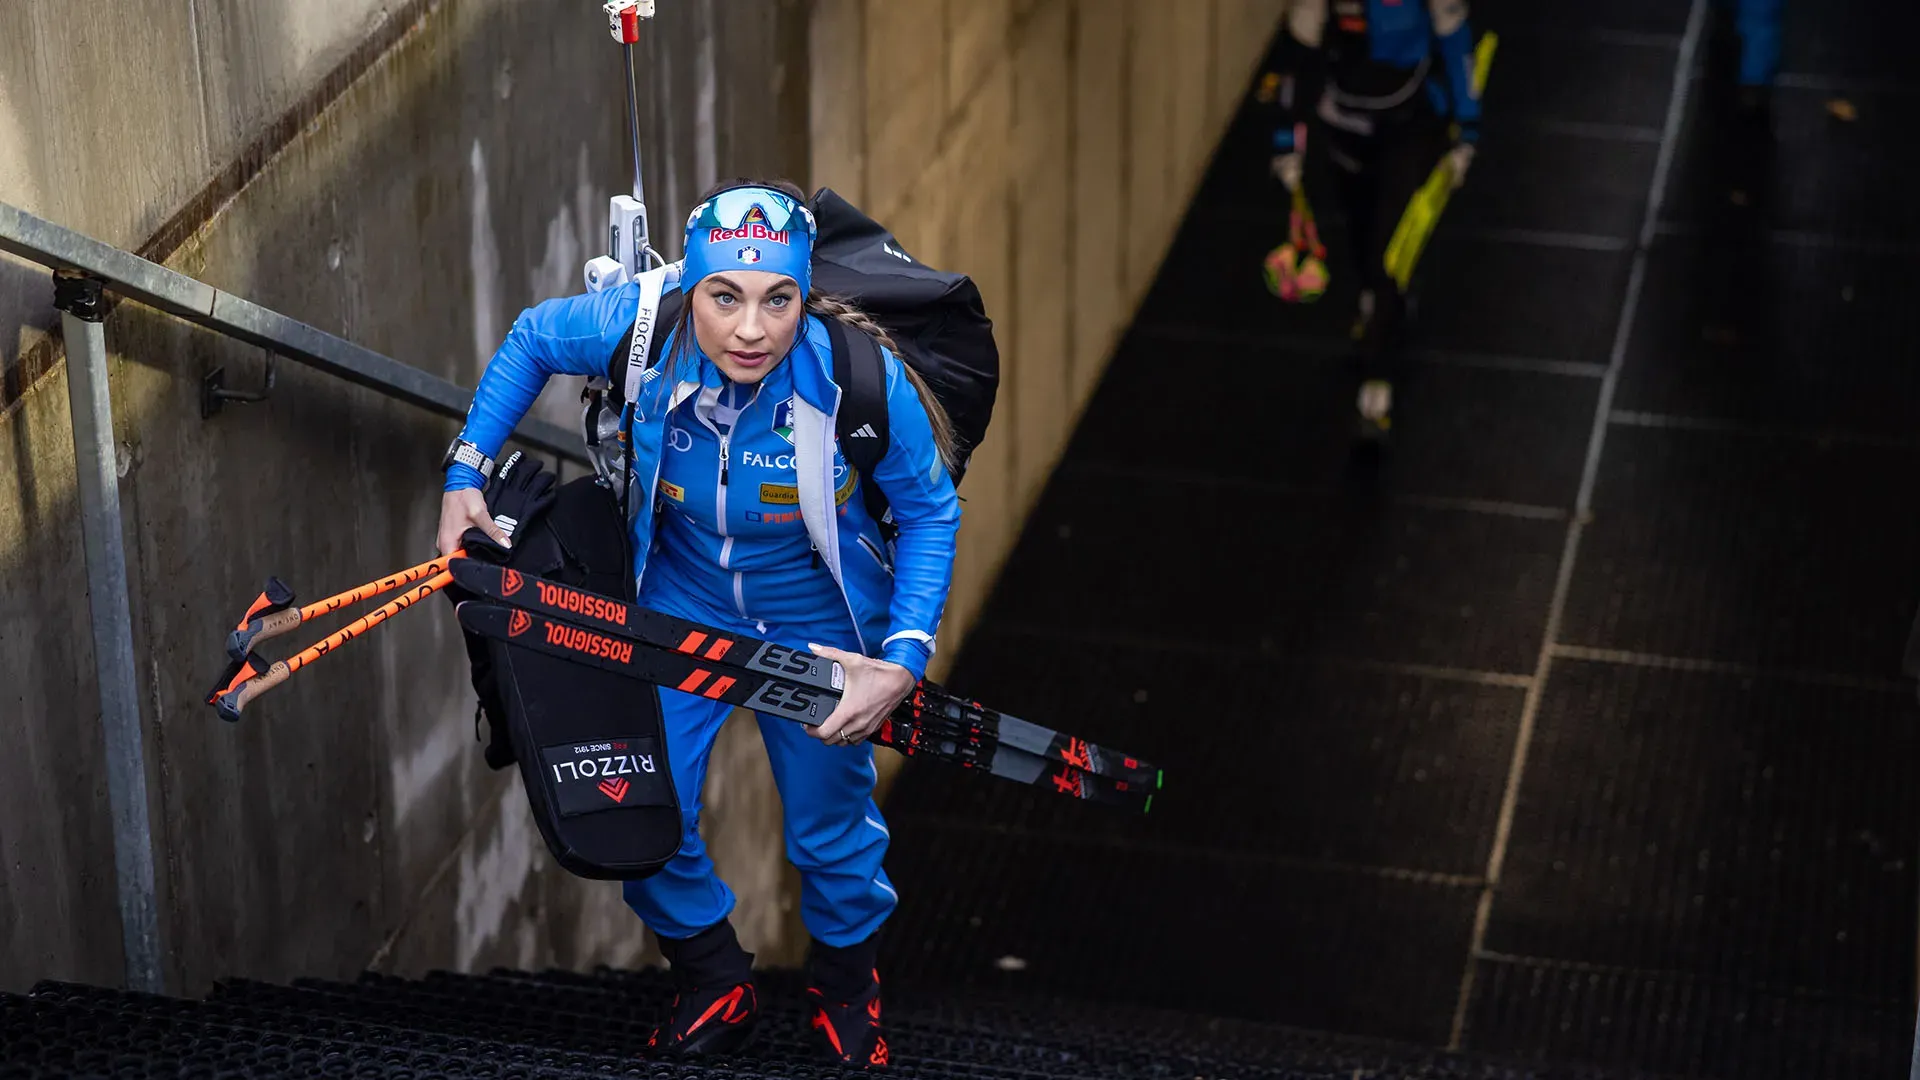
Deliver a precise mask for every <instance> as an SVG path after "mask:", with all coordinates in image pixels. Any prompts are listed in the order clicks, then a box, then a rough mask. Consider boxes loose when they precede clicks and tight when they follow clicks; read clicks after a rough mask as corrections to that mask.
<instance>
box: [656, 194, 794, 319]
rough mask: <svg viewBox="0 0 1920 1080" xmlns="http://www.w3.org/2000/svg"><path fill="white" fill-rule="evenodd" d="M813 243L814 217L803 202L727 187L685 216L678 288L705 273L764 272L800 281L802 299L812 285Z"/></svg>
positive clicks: (689, 283) (790, 197) (684, 287)
mask: <svg viewBox="0 0 1920 1080" xmlns="http://www.w3.org/2000/svg"><path fill="white" fill-rule="evenodd" d="M813 239H814V225H813V213H812V211H810V210H808V209H807V207H806V204H805V203H802V202H799V201H797V200H795V199H794V198H793V197H792V196H791V195H787V194H785V193H784V192H780V191H775V190H773V189H772V188H764V187H737V188H730V189H728V190H726V191H723V192H721V193H720V194H718V195H715V196H714V197H713V198H711V199H708V200H707V201H706V202H703V203H701V204H700V205H699V206H696V207H694V208H693V213H691V214H688V215H687V249H686V250H687V264H686V268H685V269H684V270H683V271H682V272H681V275H680V287H681V288H682V289H687V290H691V289H692V288H693V286H694V284H695V283H696V282H698V281H699V280H700V279H701V278H703V277H706V276H707V275H708V274H715V273H721V272H723V271H727V270H765V271H768V272H770V273H775V274H785V275H787V276H788V277H790V278H792V279H793V280H794V281H796V282H799V284H800V293H801V295H802V296H805V295H806V293H807V291H808V289H809V287H810V286H811V285H812V282H813Z"/></svg>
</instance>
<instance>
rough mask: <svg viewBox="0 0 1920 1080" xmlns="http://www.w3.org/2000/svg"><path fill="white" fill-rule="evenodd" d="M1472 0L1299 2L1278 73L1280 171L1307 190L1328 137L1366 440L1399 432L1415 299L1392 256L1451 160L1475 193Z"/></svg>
mask: <svg viewBox="0 0 1920 1080" xmlns="http://www.w3.org/2000/svg"><path fill="white" fill-rule="evenodd" d="M1472 70H1473V34H1472V32H1471V31H1470V30H1469V28H1468V26H1467V3H1466V0H1295V2H1294V3H1293V5H1292V7H1291V8H1290V9H1289V11H1288V15H1287V23H1286V26H1285V27H1284V28H1283V29H1282V30H1281V32H1280V36H1279V39H1278V40H1277V41H1276V43H1275V49H1274V55H1273V56H1272V57H1271V58H1270V59H1269V71H1270V72H1271V73H1272V76H1275V77H1276V78H1275V82H1277V83H1278V84H1279V86H1280V90H1279V93H1278V101H1277V104H1278V110H1277V111H1278V116H1277V117H1276V120H1277V123H1276V124H1275V130H1274V133H1273V157H1272V161H1271V168H1272V170H1273V173H1274V175H1275V176H1276V177H1278V178H1279V180H1280V182H1281V183H1282V184H1284V185H1286V187H1287V188H1288V189H1289V190H1292V189H1294V188H1297V187H1298V186H1299V185H1300V184H1301V182H1302V178H1301V173H1302V156H1303V155H1304V153H1305V151H1306V139H1307V131H1308V127H1309V118H1310V117H1311V118H1312V119H1314V120H1317V121H1318V125H1317V126H1318V128H1319V129H1320V130H1321V131H1323V132H1324V134H1325V138H1326V148H1327V157H1328V160H1330V161H1331V162H1332V164H1333V166H1334V172H1335V176H1336V177H1337V180H1338V187H1339V193H1340V202H1341V207H1342V209H1343V210H1344V211H1345V215H1346V219H1347V237H1348V245H1349V248H1350V250H1351V251H1352V254H1353V262H1352V265H1353V266H1355V267H1357V269H1358V275H1357V276H1358V278H1359V282H1360V312H1359V318H1358V319H1357V320H1355V325H1354V338H1355V340H1356V341H1357V342H1358V359H1359V362H1360V368H1361V371H1360V392H1359V395H1358V399H1357V402H1356V404H1357V405H1358V408H1359V428H1358V433H1359V438H1360V440H1361V445H1362V446H1377V445H1379V443H1380V442H1381V441H1383V440H1385V439H1386V438H1387V436H1388V434H1389V430H1390V428H1391V426H1392V423H1393V419H1392V412H1393V382H1394V380H1395V379H1396V378H1398V377H1399V369H1400V366H1401V363H1402V348H1403V346H1404V334H1405V329H1406V315H1407V297H1406V295H1405V294H1404V293H1403V292H1402V291H1401V288H1400V285H1399V284H1398V283H1397V282H1395V280H1394V279H1393V278H1392V277H1391V276H1390V275H1389V274H1388V272H1387V269H1386V264H1385V255H1386V252H1387V246H1388V244H1389V242H1390V241H1391V240H1392V238H1393V233H1394V229H1395V228H1396V227H1398V225H1399V224H1400V218H1401V215H1402V213H1403V212H1404V211H1405V210H1406V208H1407V203H1408V201H1409V200H1410V199H1411V198H1412V197H1413V194H1414V193H1415V192H1416V191H1418V190H1419V188H1420V185H1421V184H1422V183H1423V182H1424V181H1425V180H1426V179H1427V177H1428V175H1429V174H1430V173H1431V172H1432V171H1433V169H1434V166H1435V165H1436V164H1438V163H1439V162H1440V161H1441V160H1443V159H1444V160H1446V161H1447V162H1448V163H1449V164H1450V165H1451V167H1452V172H1453V183H1454V185H1455V186H1458V185H1459V184H1461V183H1463V182H1465V180H1466V175H1467V168H1468V166H1469V165H1471V164H1472V162H1473V153H1474V145H1475V143H1476V141H1477V140H1478V138H1479V133H1480V101H1479V98H1478V96H1477V95H1476V94H1475V92H1474V91H1473V89H1472V85H1471V84H1472V78H1471V76H1472Z"/></svg>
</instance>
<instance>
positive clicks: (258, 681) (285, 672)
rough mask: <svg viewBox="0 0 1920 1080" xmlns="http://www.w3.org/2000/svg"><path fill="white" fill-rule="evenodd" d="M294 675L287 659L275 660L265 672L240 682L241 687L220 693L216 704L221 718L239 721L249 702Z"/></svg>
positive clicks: (232, 721) (228, 720) (231, 721)
mask: <svg viewBox="0 0 1920 1080" xmlns="http://www.w3.org/2000/svg"><path fill="white" fill-rule="evenodd" d="M292 675H293V669H292V668H290V667H288V666H287V662H286V661H285V660H277V661H275V662H274V665H273V666H272V667H270V668H268V669H267V670H266V671H265V673H263V674H260V675H255V676H254V677H253V678H251V679H248V680H247V681H246V682H244V683H242V684H240V689H238V690H235V691H232V692H231V693H226V694H221V695H220V698H219V700H218V702H216V703H215V705H214V707H215V708H216V709H218V710H219V712H220V719H222V720H225V721H227V722H228V723H230V724H235V723H239V722H240V712H241V710H243V709H245V708H246V707H247V702H249V701H252V700H253V699H254V698H257V697H259V696H260V695H261V694H264V693H266V692H267V691H269V690H271V689H273V688H274V687H276V686H279V685H280V684H281V683H283V682H286V681H287V679H288V678H290V677H292Z"/></svg>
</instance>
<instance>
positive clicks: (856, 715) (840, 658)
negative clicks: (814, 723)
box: [807, 645, 914, 746]
mask: <svg viewBox="0 0 1920 1080" xmlns="http://www.w3.org/2000/svg"><path fill="white" fill-rule="evenodd" d="M807 651H808V652H811V653H813V654H814V655H815V656H824V657H826V658H827V659H828V660H831V661H833V662H834V663H837V664H839V665H840V667H841V669H842V670H844V671H845V672H846V673H847V688H846V689H845V690H842V691H841V692H840V704H839V705H837V706H835V708H834V710H833V712H832V713H831V714H829V715H828V716H827V718H826V719H825V720H823V721H821V723H820V726H819V727H817V728H814V729H813V731H812V733H811V734H812V735H813V737H814V738H816V739H819V740H820V741H821V742H827V743H842V744H845V745H847V746H856V745H858V744H860V743H863V742H865V741H867V737H868V736H870V735H872V734H873V733H874V732H875V731H878V730H879V729H880V725H881V724H882V723H883V722H884V721H885V720H886V719H887V717H888V716H889V715H890V714H891V713H892V712H893V710H894V707H895V706H897V705H899V704H900V703H901V702H902V701H905V700H906V698H907V695H908V694H911V693H913V681H914V680H913V672H911V671H908V670H907V669H906V668H903V667H901V666H900V665H899V664H889V663H887V662H886V661H885V660H875V659H873V658H872V657H870V656H861V655H860V654H859V653H850V652H844V651H842V650H840V649H829V648H827V647H826V646H825V645H808V646H807Z"/></svg>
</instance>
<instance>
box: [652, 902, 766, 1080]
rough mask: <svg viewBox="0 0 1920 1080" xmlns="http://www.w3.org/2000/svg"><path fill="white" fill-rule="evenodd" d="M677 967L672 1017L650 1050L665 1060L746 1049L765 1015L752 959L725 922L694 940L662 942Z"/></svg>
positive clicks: (655, 1034) (657, 1033)
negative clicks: (758, 1021)
mask: <svg viewBox="0 0 1920 1080" xmlns="http://www.w3.org/2000/svg"><path fill="white" fill-rule="evenodd" d="M660 951H661V952H662V953H664V954H665V955H666V958H667V963H669V964H671V965H673V986H674V995H673V1012H672V1013H671V1014H670V1015H669V1016H668V1017H667V1022H666V1023H665V1024H662V1025H661V1026H660V1027H658V1028H655V1029H654V1032H653V1037H652V1038H650V1039H648V1040H647V1049H648V1050H651V1051H652V1052H654V1053H655V1054H657V1055H661V1056H665V1057H704V1056H709V1055H718V1054H731V1053H734V1052H735V1051H737V1050H739V1049H740V1048H741V1047H743V1046H745V1045H746V1043H747V1040H748V1038H750V1037H751V1036H752V1035H753V1026H754V1022H755V1021H756V1020H757V1019H758V1018H759V1015H760V999H759V996H758V995H757V994H755V993H754V988H753V954H752V953H750V952H748V951H746V950H745V949H742V948H741V947H740V939H739V938H737V937H735V936H734V933H733V924H732V923H730V922H727V921H725V920H722V921H721V922H719V923H716V924H715V925H713V926H711V927H709V928H707V929H705V930H702V931H701V932H699V933H698V934H695V935H694V936H692V937H690V938H681V939H673V938H664V937H663V938H661V939H660Z"/></svg>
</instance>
